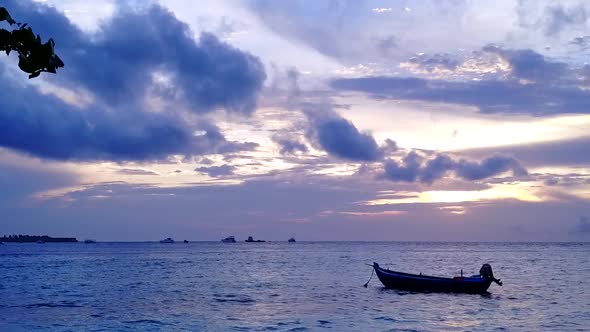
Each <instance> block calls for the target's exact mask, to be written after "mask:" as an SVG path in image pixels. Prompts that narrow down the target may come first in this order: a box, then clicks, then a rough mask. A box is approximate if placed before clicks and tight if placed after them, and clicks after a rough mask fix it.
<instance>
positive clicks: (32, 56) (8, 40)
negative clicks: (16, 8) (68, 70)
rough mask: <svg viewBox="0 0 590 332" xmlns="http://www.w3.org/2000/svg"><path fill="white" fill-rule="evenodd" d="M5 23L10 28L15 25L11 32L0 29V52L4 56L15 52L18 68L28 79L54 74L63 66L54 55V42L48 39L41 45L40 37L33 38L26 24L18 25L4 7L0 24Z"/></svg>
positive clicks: (0, 9) (0, 12) (1, 9)
mask: <svg viewBox="0 0 590 332" xmlns="http://www.w3.org/2000/svg"><path fill="white" fill-rule="evenodd" d="M2 21H6V22H8V24H9V25H10V26H13V25H16V26H17V28H16V29H13V30H6V29H0V52H1V51H5V52H6V55H10V52H12V51H15V52H17V53H18V67H19V68H20V69H21V70H22V71H24V72H25V73H28V74H29V78H34V77H37V76H39V75H40V74H41V73H42V72H48V73H54V74H55V73H56V71H57V68H61V67H63V66H64V63H63V62H62V61H61V59H60V58H59V57H58V56H57V54H55V50H54V47H55V42H54V41H53V39H51V38H50V39H49V40H48V41H47V42H46V43H44V44H43V43H41V37H39V35H37V36H35V34H34V33H33V29H31V28H30V27H27V24H26V23H24V24H23V23H18V22H16V21H15V20H14V19H12V17H10V14H9V13H8V10H6V8H4V7H0V22H2Z"/></svg>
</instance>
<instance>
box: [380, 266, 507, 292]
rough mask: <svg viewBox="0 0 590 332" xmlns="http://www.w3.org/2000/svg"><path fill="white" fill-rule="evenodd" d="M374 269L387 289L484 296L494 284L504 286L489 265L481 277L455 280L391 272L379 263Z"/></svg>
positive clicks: (481, 270)
mask: <svg viewBox="0 0 590 332" xmlns="http://www.w3.org/2000/svg"><path fill="white" fill-rule="evenodd" d="M373 269H374V270H375V273H376V274H377V277H378V278H379V280H380V281H381V283H382V284H383V286H385V288H394V289H401V290H408V291H415V292H449V293H470V294H483V293H486V292H487V290H488V288H489V287H490V284H491V283H492V282H495V283H496V284H498V285H500V286H502V282H501V281H500V279H496V278H494V275H493V272H492V267H491V266H490V265H489V264H484V265H483V266H482V268H481V269H480V271H479V272H480V274H479V275H474V276H471V277H463V276H461V277H454V278H443V277H433V276H427V275H422V274H410V273H403V272H397V271H391V270H388V269H384V268H382V267H380V266H379V264H377V263H373Z"/></svg>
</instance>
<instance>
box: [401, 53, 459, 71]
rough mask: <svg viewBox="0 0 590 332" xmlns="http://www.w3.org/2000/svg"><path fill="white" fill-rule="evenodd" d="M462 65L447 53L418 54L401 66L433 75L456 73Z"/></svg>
mask: <svg viewBox="0 0 590 332" xmlns="http://www.w3.org/2000/svg"><path fill="white" fill-rule="evenodd" d="M459 64H460V62H459V60H457V59H455V58H454V57H453V56H451V55H450V54H447V53H440V54H433V55H426V54H423V53H422V54H418V55H416V56H414V57H411V58H410V59H409V60H408V61H407V62H405V63H402V64H400V66H401V67H402V68H404V67H406V68H415V69H420V70H422V71H425V72H428V73H433V72H440V71H449V72H452V71H454V70H455V69H456V68H457V66H458V65H459Z"/></svg>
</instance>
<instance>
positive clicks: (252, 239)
mask: <svg viewBox="0 0 590 332" xmlns="http://www.w3.org/2000/svg"><path fill="white" fill-rule="evenodd" d="M244 242H266V241H264V240H254V238H253V237H251V236H248V239H247V240H246V241H244Z"/></svg>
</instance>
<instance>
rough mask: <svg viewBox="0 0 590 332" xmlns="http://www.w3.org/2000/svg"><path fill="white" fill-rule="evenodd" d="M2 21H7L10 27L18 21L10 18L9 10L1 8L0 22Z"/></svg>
mask: <svg viewBox="0 0 590 332" xmlns="http://www.w3.org/2000/svg"><path fill="white" fill-rule="evenodd" d="M1 21H6V22H8V24H10V25H13V24H14V23H16V21H15V20H13V19H12V17H10V14H9V13H8V10H6V8H4V7H0V22H1Z"/></svg>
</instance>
